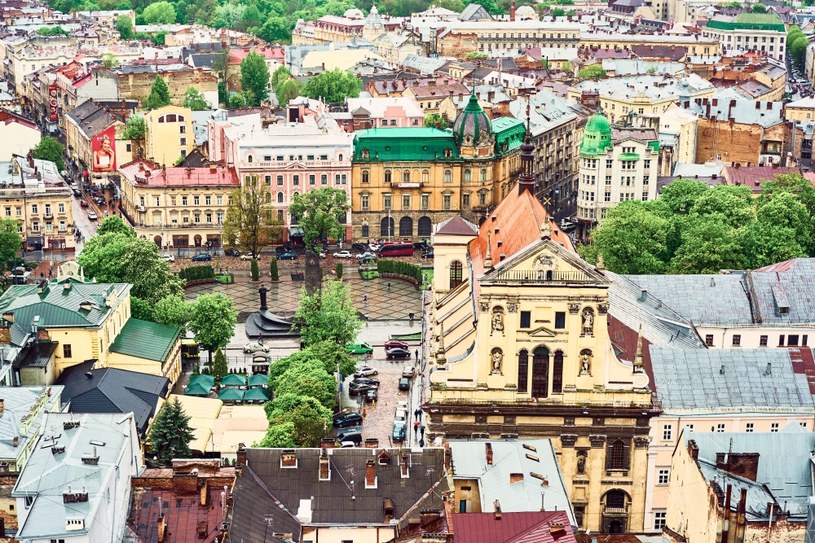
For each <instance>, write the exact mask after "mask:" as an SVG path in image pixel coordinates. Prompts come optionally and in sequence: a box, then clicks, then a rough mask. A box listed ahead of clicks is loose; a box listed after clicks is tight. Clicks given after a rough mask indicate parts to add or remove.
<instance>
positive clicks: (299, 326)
mask: <svg viewBox="0 0 815 543" xmlns="http://www.w3.org/2000/svg"><path fill="white" fill-rule="evenodd" d="M294 320H295V323H296V324H295V326H294V328H295V329H296V330H298V331H299V332H300V340H301V341H302V342H303V344H304V345H305V346H306V347H308V346H310V345H314V344H315V343H318V342H320V341H332V342H334V343H336V344H337V345H343V346H344V345H345V344H347V343H350V342H352V341H353V340H354V339H356V337H357V334H358V333H359V330H360V328H361V327H362V324H361V322H360V320H359V318H358V317H357V310H356V308H355V307H354V305H353V304H352V303H351V295H350V293H349V292H348V288H347V287H346V286H345V285H343V284H342V283H341V282H339V281H331V282H329V283H328V284H327V285H324V286H323V288H322V290H319V291H317V292H314V293H313V294H309V293H308V292H306V291H305V289H303V294H302V296H301V298H300V304H299V305H298V307H297V313H296V314H295V318H294Z"/></svg>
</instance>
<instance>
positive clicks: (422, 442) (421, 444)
mask: <svg viewBox="0 0 815 543" xmlns="http://www.w3.org/2000/svg"><path fill="white" fill-rule="evenodd" d="M419 447H424V438H422V439H420V440H419Z"/></svg>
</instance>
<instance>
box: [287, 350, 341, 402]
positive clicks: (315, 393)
mask: <svg viewBox="0 0 815 543" xmlns="http://www.w3.org/2000/svg"><path fill="white" fill-rule="evenodd" d="M304 391H306V392H307V393H308V395H309V396H311V397H312V398H315V399H316V400H317V401H318V402H320V403H321V404H322V405H324V406H325V407H327V408H329V409H333V407H334V404H335V403H336V397H337V382H336V381H335V380H334V377H332V376H331V375H329V374H328V373H326V371H325V368H324V367H323V364H322V362H320V361H319V360H316V359H309V360H306V361H304V362H302V363H300V364H296V365H293V366H291V367H290V368H289V369H287V370H286V371H285V372H284V373H283V375H281V376H280V378H279V379H278V380H277V387H276V388H275V390H274V392H275V396H283V395H286V394H293V395H297V394H303V393H304Z"/></svg>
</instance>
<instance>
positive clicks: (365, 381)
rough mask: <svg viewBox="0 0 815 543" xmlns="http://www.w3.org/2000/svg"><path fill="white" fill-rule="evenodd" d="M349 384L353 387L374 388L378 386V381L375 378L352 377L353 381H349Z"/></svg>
mask: <svg viewBox="0 0 815 543" xmlns="http://www.w3.org/2000/svg"><path fill="white" fill-rule="evenodd" d="M351 384H352V385H354V384H356V385H371V386H374V387H378V386H379V379H377V378H376V377H354V380H353V381H351Z"/></svg>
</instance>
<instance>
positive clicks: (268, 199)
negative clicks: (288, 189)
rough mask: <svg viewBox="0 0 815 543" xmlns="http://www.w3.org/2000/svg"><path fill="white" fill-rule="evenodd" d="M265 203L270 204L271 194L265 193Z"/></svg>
mask: <svg viewBox="0 0 815 543" xmlns="http://www.w3.org/2000/svg"><path fill="white" fill-rule="evenodd" d="M266 203H267V204H271V203H272V193H271V192H267V193H266Z"/></svg>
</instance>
